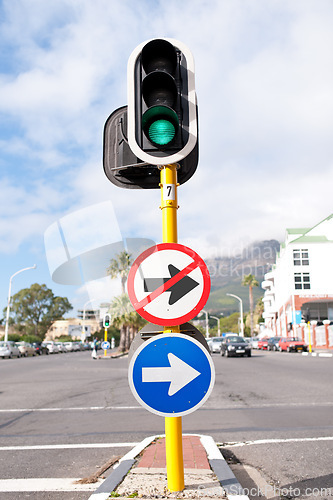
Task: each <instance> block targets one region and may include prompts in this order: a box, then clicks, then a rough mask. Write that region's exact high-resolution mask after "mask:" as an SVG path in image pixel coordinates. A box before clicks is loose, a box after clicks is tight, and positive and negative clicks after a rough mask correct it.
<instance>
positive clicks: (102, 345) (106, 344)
mask: <svg viewBox="0 0 333 500" xmlns="http://www.w3.org/2000/svg"><path fill="white" fill-rule="evenodd" d="M101 347H102V349H110V342H108V341H107V340H104V341H103V342H102V344H101Z"/></svg>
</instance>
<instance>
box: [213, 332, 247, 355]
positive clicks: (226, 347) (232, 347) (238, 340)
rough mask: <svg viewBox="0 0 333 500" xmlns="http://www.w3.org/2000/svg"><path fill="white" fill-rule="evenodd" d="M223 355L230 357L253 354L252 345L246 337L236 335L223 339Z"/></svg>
mask: <svg viewBox="0 0 333 500" xmlns="http://www.w3.org/2000/svg"><path fill="white" fill-rule="evenodd" d="M220 352H221V356H224V355H226V356H227V357H228V358H229V357H231V356H248V357H250V356H251V346H250V344H248V343H247V342H246V341H245V340H244V337H239V336H238V335H234V336H233V337H231V336H230V337H227V338H226V339H223V342H222V343H221V350H220Z"/></svg>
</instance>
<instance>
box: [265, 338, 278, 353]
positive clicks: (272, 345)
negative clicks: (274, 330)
mask: <svg viewBox="0 0 333 500" xmlns="http://www.w3.org/2000/svg"><path fill="white" fill-rule="evenodd" d="M280 340H281V337H271V338H270V339H268V343H267V350H268V351H277V350H278V349H279V341H280Z"/></svg>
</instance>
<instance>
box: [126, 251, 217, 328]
mask: <svg viewBox="0 0 333 500" xmlns="http://www.w3.org/2000/svg"><path fill="white" fill-rule="evenodd" d="M127 287H128V295H129V298H130V301H131V303H132V305H133V307H134V308H135V310H136V311H137V312H138V313H139V314H140V315H141V316H142V317H143V318H145V319H146V320H148V321H150V322H151V323H155V324H156V325H164V326H174V325H180V324H182V323H185V322H186V321H189V320H190V319H192V318H194V317H195V316H196V315H197V314H198V313H199V312H200V311H201V309H202V308H203V307H204V305H205V304H206V302H207V299H208V296H209V292H210V276H209V272H208V269H207V266H206V264H205V263H204V261H203V260H202V258H201V257H199V255H198V254H197V253H196V252H194V250H192V249H191V248H188V247H185V246H184V245H179V244H178V243H160V244H159V245H155V246H153V247H151V248H148V250H145V251H144V252H143V253H142V254H141V255H139V257H138V258H137V259H136V260H135V262H134V263H133V265H132V267H131V270H130V272H129V275H128V281H127Z"/></svg>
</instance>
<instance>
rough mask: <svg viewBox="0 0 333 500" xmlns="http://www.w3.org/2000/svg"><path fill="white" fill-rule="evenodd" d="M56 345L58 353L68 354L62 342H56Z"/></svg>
mask: <svg viewBox="0 0 333 500" xmlns="http://www.w3.org/2000/svg"><path fill="white" fill-rule="evenodd" d="M56 345H57V346H58V349H59V352H68V351H67V349H66V346H65V344H64V343H63V342H56Z"/></svg>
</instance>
